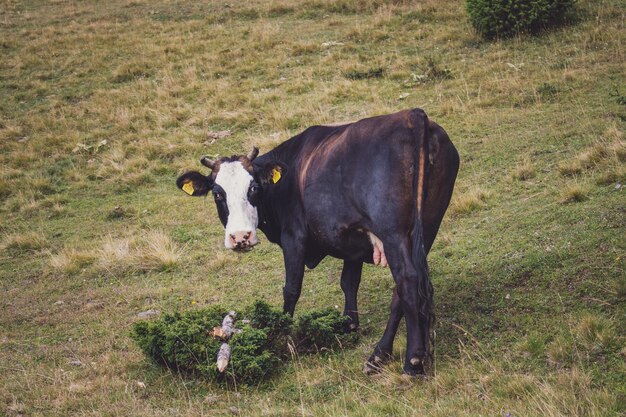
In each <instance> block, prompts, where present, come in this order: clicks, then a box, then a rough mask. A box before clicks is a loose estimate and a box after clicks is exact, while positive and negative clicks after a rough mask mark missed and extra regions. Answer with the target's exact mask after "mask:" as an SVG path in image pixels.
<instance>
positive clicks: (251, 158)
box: [248, 146, 259, 162]
mask: <svg viewBox="0 0 626 417" xmlns="http://www.w3.org/2000/svg"><path fill="white" fill-rule="evenodd" d="M258 154H259V148H257V147H256V146H254V147H253V148H252V150H251V151H250V153H249V154H248V160H249V161H250V162H252V161H254V158H256V156H257V155H258Z"/></svg>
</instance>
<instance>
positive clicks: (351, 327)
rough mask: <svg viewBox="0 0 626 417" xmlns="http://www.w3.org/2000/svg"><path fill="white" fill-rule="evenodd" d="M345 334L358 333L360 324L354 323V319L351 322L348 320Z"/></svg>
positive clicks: (344, 328)
mask: <svg viewBox="0 0 626 417" xmlns="http://www.w3.org/2000/svg"><path fill="white" fill-rule="evenodd" d="M342 330H343V332H344V333H346V334H347V333H352V332H356V331H357V330H359V322H358V321H354V320H352V319H350V320H346V323H345V324H344V325H343V329H342Z"/></svg>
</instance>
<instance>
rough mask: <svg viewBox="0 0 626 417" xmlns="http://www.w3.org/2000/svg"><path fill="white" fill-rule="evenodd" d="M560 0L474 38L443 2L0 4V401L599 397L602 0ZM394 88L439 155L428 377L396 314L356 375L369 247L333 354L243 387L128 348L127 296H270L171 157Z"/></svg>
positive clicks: (615, 307)
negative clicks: (350, 334)
mask: <svg viewBox="0 0 626 417" xmlns="http://www.w3.org/2000/svg"><path fill="white" fill-rule="evenodd" d="M578 7H579V10H580V19H579V21H578V23H577V24H575V25H571V26H568V27H564V28H561V29H558V30H556V31H553V32H547V33H544V34H542V35H541V36H539V37H518V38H513V39H509V40H502V41H494V42H485V41H482V40H481V39H480V37H479V36H478V35H477V34H475V33H474V32H472V30H471V28H470V25H469V23H468V21H467V17H466V15H465V12H464V6H463V2H462V1H453V2H445V4H444V3H442V2H438V1H435V0H427V1H422V2H417V1H407V2H397V1H388V2H384V1H377V0H355V1H347V0H334V1H330V2H321V1H314V0H309V1H305V2H295V1H290V0H278V1H267V2H265V1H260V0H258V1H253V2H252V3H250V2H248V3H237V2H235V3H229V5H228V6H226V5H224V4H222V3H212V2H211V3H203V2H184V1H180V2H166V1H160V0H157V1H153V2H147V1H143V0H135V1H121V0H119V1H111V2H92V1H87V2H73V1H68V2H41V1H26V2H5V3H3V4H2V5H1V6H0V10H1V16H2V18H1V19H0V54H1V56H2V59H0V234H1V236H0V289H1V291H2V297H0V372H1V374H2V375H3V377H2V379H1V381H0V414H8V415H15V416H17V415H29V416H30V415H35V416H36V415H111V416H114V415H137V416H141V415H150V416H154V415H193V416H197V415H232V411H231V410H230V408H231V407H237V409H238V410H239V413H240V415H272V416H274V415H282V416H291V415H307V416H308V415H320V416H325V415H355V416H378V415H398V416H404V415H406V416H412V415H416V414H424V415H433V416H448V415H490V416H491V415H493V416H496V415H499V416H504V415H506V414H507V413H509V412H510V413H511V415H513V416H540V415H541V416H562V415H568V416H613V415H615V416H617V415H619V413H620V410H622V409H623V404H624V403H626V377H625V375H626V365H625V362H624V360H625V358H626V346H625V339H624V331H623V329H624V328H626V317H625V316H624V311H625V307H626V305H625V304H626V303H625V298H626V279H625V278H624V277H625V276H626V274H625V272H624V269H625V259H626V253H625V252H626V241H625V239H624V230H625V229H626V223H625V221H624V219H625V218H626V217H625V209H624V188H623V187H620V186H621V185H622V184H624V181H626V168H625V164H626V156H625V155H626V151H625V145H624V141H625V139H624V131H625V130H626V126H625V124H626V109H625V108H624V101H623V94H624V91H623V90H624V87H623V86H624V85H625V77H624V71H623V63H624V62H625V58H626V57H625V56H624V47H623V45H624V44H625V36H624V34H625V33H626V30H624V20H623V11H624V3H623V2H622V1H619V0H601V1H590V0H581V1H579V2H578ZM415 106H417V107H422V108H424V109H425V110H426V111H427V113H428V114H429V116H430V117H431V118H432V119H434V120H436V121H437V122H438V123H440V124H441V125H442V126H444V127H445V129H446V130H447V131H448V133H449V134H450V137H451V138H452V140H453V141H454V143H455V145H456V146H457V147H458V149H459V152H460V154H461V161H462V165H461V171H460V174H459V178H458V181H457V188H456V191H455V196H454V197H453V198H454V201H453V206H452V207H453V209H451V212H450V215H449V216H447V217H446V219H445V220H444V223H443V226H442V230H441V232H440V236H439V238H438V240H437V242H436V244H435V246H434V248H433V250H432V252H431V255H430V258H429V264H430V267H431V271H432V272H431V275H432V279H433V284H434V288H435V299H436V300H435V302H436V313H437V317H438V321H437V337H436V343H437V344H436V352H435V355H436V372H435V374H434V376H432V377H431V378H430V379H428V380H425V381H413V380H408V379H406V378H404V377H402V376H401V375H400V372H401V366H402V364H401V360H400V358H402V351H403V346H404V344H405V341H404V337H403V330H402V329H401V331H400V333H399V337H398V340H397V343H396V346H395V353H396V356H397V357H398V360H397V361H395V362H393V363H392V364H391V365H390V366H389V368H388V369H387V370H386V371H385V372H384V373H383V374H382V375H380V376H377V377H366V376H365V375H363V374H362V372H361V368H362V365H363V362H364V360H365V359H366V357H367V356H368V355H369V353H370V352H371V350H372V347H373V344H374V343H375V342H376V340H377V339H378V337H379V336H380V335H381V333H382V330H383V329H384V326H385V321H386V318H387V314H388V304H389V300H390V295H391V290H392V285H393V284H392V279H391V276H390V274H389V271H388V269H378V268H374V267H371V266H367V267H366V268H365V270H364V274H363V283H362V285H361V290H360V293H359V298H360V310H361V314H362V321H361V322H362V326H363V330H362V331H363V337H362V339H361V342H360V343H359V345H358V346H357V347H356V348H354V349H349V350H345V351H342V352H339V353H336V354H333V355H326V356H318V355H313V356H306V357H304V356H303V357H295V358H294V361H292V364H291V365H289V366H288V367H287V369H286V372H285V374H284V375H283V376H281V377H280V378H275V379H273V380H271V381H270V382H269V383H268V384H265V385H260V386H252V387H248V388H229V389H224V388H221V387H219V386H215V385H211V384H209V383H207V382H205V381H199V380H194V379H192V378H189V377H186V376H184V375H179V374H177V373H176V372H174V371H167V370H163V369H160V368H158V367H156V366H154V365H151V364H150V362H149V361H148V360H146V358H145V357H144V356H143V355H142V353H141V352H140V350H139V348H138V347H137V346H136V345H135V344H134V343H133V342H132V341H131V339H130V337H129V332H130V327H131V325H132V323H134V322H136V321H137V320H138V318H137V313H138V312H141V311H144V310H148V309H151V308H154V309H158V310H161V311H185V310H188V309H193V308H198V307H203V306H207V305H211V304H215V303H218V302H219V303H220V304H222V305H224V306H232V307H233V308H238V307H242V306H244V305H246V304H249V303H250V302H251V301H252V300H254V299H257V298H262V299H265V300H267V301H268V302H270V303H272V304H273V305H280V304H281V298H282V297H281V292H282V291H281V289H282V286H283V274H284V271H283V267H282V256H281V252H280V250H279V249H278V248H277V247H275V246H272V245H270V244H269V243H267V241H264V242H263V243H262V244H261V245H260V246H258V247H257V248H255V250H254V251H252V252H251V253H247V254H244V255H239V254H235V253H231V252H226V251H225V250H224V249H222V241H223V229H222V226H221V224H220V223H219V220H218V219H217V216H216V213H215V208H214V207H213V203H212V202H211V201H209V200H206V201H205V200H202V199H191V198H187V197H186V196H185V195H184V194H183V193H180V192H179V191H178V190H177V189H176V187H175V184H174V181H175V178H176V176H177V175H178V174H179V173H181V172H182V171H183V170H185V169H190V168H194V169H197V168H199V163H198V158H199V156H200V155H203V154H209V155H212V156H215V155H231V154H233V153H243V152H247V151H248V150H249V149H250V147H251V146H252V145H253V144H256V145H258V146H260V147H261V150H262V151H267V150H269V149H270V148H271V147H272V146H274V145H276V144H278V143H280V142H281V141H283V140H285V139H287V138H289V137H290V136H292V135H294V134H296V133H298V132H299V131H301V130H303V129H304V128H306V127H307V126H310V125H313V124H321V123H334V122H341V121H348V120H355V119H359V118H362V117H366V116H371V115H376V114H383V113H390V112H393V111H397V110H400V109H404V108H408V107H415ZM224 130H230V131H231V133H232V134H231V135H230V136H224V137H221V138H219V139H214V136H215V135H213V137H210V135H209V133H210V132H219V131H224ZM205 143H206V144H205ZM340 271H341V263H340V262H339V261H337V260H332V259H328V260H325V261H324V262H323V263H322V264H321V265H320V266H319V267H318V268H316V269H315V270H312V271H308V272H307V273H306V274H305V284H304V289H303V295H302V298H301V300H300V302H299V304H298V307H297V309H298V311H300V312H303V311H306V310H311V309H313V308H322V307H334V306H336V305H337V306H339V307H340V308H341V306H342V303H343V296H342V293H341V290H340V287H339V275H340ZM75 360H80V362H81V363H82V365H81V366H74V365H71V364H70V362H72V361H75Z"/></svg>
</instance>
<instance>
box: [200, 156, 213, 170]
mask: <svg viewBox="0 0 626 417" xmlns="http://www.w3.org/2000/svg"><path fill="white" fill-rule="evenodd" d="M200 163H201V164H202V165H204V166H205V167H207V168H209V169H213V168H214V167H215V161H213V160H211V159H209V157H208V156H206V155H204V156H203V157H202V158H200Z"/></svg>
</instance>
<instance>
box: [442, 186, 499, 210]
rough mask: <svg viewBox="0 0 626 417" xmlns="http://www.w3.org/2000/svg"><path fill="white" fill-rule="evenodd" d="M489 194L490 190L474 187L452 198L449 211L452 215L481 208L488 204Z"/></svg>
mask: <svg viewBox="0 0 626 417" xmlns="http://www.w3.org/2000/svg"><path fill="white" fill-rule="evenodd" d="M489 196H490V193H489V191H485V190H483V189H482V188H480V187H476V188H473V189H471V190H469V191H467V192H465V193H462V194H460V195H457V196H456V197H455V198H454V199H453V200H452V204H451V205H450V210H449V212H450V214H452V215H462V214H468V213H472V212H474V211H478V210H481V209H482V208H484V207H485V206H486V202H487V199H488V198H489Z"/></svg>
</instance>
